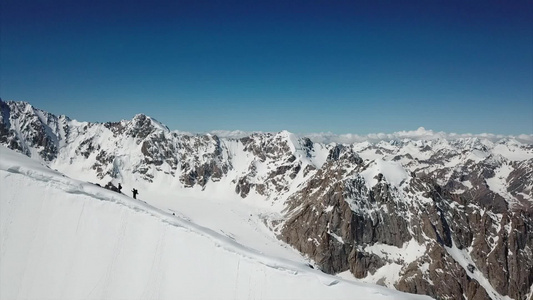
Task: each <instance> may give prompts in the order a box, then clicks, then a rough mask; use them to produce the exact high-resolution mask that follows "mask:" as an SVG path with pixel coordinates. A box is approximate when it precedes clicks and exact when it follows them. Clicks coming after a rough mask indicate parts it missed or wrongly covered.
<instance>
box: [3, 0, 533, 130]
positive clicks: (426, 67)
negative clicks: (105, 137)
mask: <svg viewBox="0 0 533 300" xmlns="http://www.w3.org/2000/svg"><path fill="white" fill-rule="evenodd" d="M0 11H1V26H2V27H1V40H0V42H1V46H0V79H1V81H0V84H1V86H0V89H1V90H0V97H1V98H2V99H3V100H24V101H28V102H30V103H32V104H33V105H34V106H36V107H39V108H42V109H45V110H47V111H50V112H52V113H55V114H65V115H68V116H70V117H72V118H74V119H77V120H80V121H98V122H101V121H118V120H121V119H131V118H132V117H133V116H134V115H135V114H136V113H145V114H147V115H150V116H152V117H155V118H156V119H158V120H160V121H161V122H163V123H165V124H166V125H167V126H168V127H169V128H171V129H177V130H183V131H192V132H204V131H210V130H218V129H220V130H245V131H279V130H283V129H286V130H289V131H292V132H295V133H311V132H328V131H331V132H333V133H338V134H340V133H357V134H365V133H371V132H394V131H399V130H413V129H416V128H418V127H419V126H424V127H425V128H428V129H432V130H435V131H446V132H457V133H482V132H490V133H496V134H513V135H516V134H522V133H526V134H532V133H533V1H436V0H428V1H335V0H333V1H331V0H329V1H312V0H307V1H274V0H272V1H255V0H252V1H238V2H237V1H207V0H205V1H203V0H197V1H166V2H165V1H135V0H131V1H126V0H122V1H116V0H105V1H101V0H91V1H86V0H76V1H71V0H68V1H63V0H32V1H28V0H2V3H1V6H0Z"/></svg>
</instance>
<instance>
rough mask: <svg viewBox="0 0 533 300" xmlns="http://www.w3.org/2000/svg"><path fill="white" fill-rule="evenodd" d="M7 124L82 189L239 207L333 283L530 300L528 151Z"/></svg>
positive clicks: (22, 108)
mask: <svg viewBox="0 0 533 300" xmlns="http://www.w3.org/2000/svg"><path fill="white" fill-rule="evenodd" d="M0 111H1V114H0V144H2V145H4V146H6V147H8V148H10V149H13V150H15V151H18V152H20V153H22V154H24V155H26V156H29V157H31V158H32V159H34V160H37V161H40V162H42V163H43V164H45V165H47V166H48V167H49V168H51V169H55V170H58V171H59V172H61V173H63V174H65V175H67V176H70V177H72V178H76V179H79V180H84V181H89V182H93V183H98V184H99V185H102V186H104V185H108V186H113V187H115V186H117V185H118V183H121V185H122V186H124V187H127V188H128V189H129V188H130V187H135V188H138V189H139V191H140V196H141V199H143V200H145V201H146V202H148V203H150V202H151V201H153V202H157V201H158V200H157V199H158V198H160V197H163V196H162V195H173V196H175V197H181V198H184V197H192V196H194V197H195V198H198V201H201V199H202V198H218V199H229V198H232V199H240V201H243V202H244V203H246V204H247V205H252V206H254V207H257V208H258V211H259V213H257V216H258V217H259V219H260V221H261V222H262V224H264V226H266V228H268V229H269V230H270V231H271V232H272V233H273V234H275V236H276V237H277V238H278V239H279V240H280V241H282V242H284V243H286V244H288V245H289V246H290V247H293V248H294V249H296V250H298V251H299V252H300V253H301V254H302V255H304V256H305V257H307V258H308V259H309V263H310V266H311V267H313V268H317V269H320V270H321V271H323V272H325V273H329V274H338V275H339V276H342V277H344V278H353V277H355V278H357V279H358V280H359V281H364V282H371V283H376V284H380V285H384V286H386V287H389V288H393V289H397V290H400V291H404V292H409V293H417V294H424V295H429V296H431V297H434V298H437V299H524V300H525V299H531V297H532V296H533V272H532V271H531V270H533V143H531V142H528V141H527V139H526V141H524V138H518V137H498V138H495V137H494V136H491V137H490V138H483V137H466V138H465V137H455V138H454V137H450V136H446V137H435V138H420V139H413V138H395V139H390V140H387V139H384V140H379V139H378V140H367V141H359V142H353V143H334V142H326V143H324V142H320V141H317V140H316V139H313V138H312V137H311V138H308V137H303V136H298V135H296V134H293V133H290V132H287V131H282V132H278V133H250V134H241V135H240V136H239V137H219V136H217V135H216V134H185V133H180V132H177V131H171V130H169V128H167V127H166V126H165V125H163V124H162V123H160V122H158V121H157V120H155V119H154V118H151V117H149V116H146V115H143V114H139V115H136V116H135V117H134V118H133V119H132V120H122V121H120V122H108V123H90V122H79V121H76V120H71V119H70V118H68V117H67V116H56V115H54V114H51V113H48V112H45V111H43V110H40V109H37V108H35V107H33V106H32V105H30V104H29V103H25V102H15V101H7V102H4V101H0ZM526 138H528V139H529V140H533V139H531V136H526ZM143 196H144V197H146V198H142V197H143ZM205 209H209V208H205ZM254 213H255V212H254Z"/></svg>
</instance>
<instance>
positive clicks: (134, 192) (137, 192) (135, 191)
mask: <svg viewBox="0 0 533 300" xmlns="http://www.w3.org/2000/svg"><path fill="white" fill-rule="evenodd" d="M131 192H132V193H133V199H137V194H139V191H138V190H136V189H133V190H131Z"/></svg>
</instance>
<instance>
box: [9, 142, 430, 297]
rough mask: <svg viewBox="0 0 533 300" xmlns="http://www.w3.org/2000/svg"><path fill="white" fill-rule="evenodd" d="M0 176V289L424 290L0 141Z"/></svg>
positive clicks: (167, 293) (178, 293) (46, 292)
mask: <svg viewBox="0 0 533 300" xmlns="http://www.w3.org/2000/svg"><path fill="white" fill-rule="evenodd" d="M0 179H1V183H2V196H1V198H0V208H1V209H0V228H1V233H2V244H1V245H2V247H1V260H0V266H1V268H0V298H1V299H351V298H352V295H354V294H357V295H358V296H359V297H361V299H390V298H394V299H426V298H427V299H428V298H429V297H420V296H418V297H415V296H414V295H412V294H404V293H401V292H397V291H393V290H390V289H386V288H384V287H380V286H377V285H372V284H365V283H356V282H352V281H347V280H343V279H340V278H338V277H334V276H332V275H328V274H324V273H322V272H320V271H318V270H315V269H312V268H310V267H309V266H308V265H307V264H306V263H305V261H294V260H287V259H283V258H280V257H276V256H271V255H268V254H264V253H260V252H258V251H255V250H254V249H251V248H247V247H245V246H244V245H242V244H239V243H237V242H236V241H234V240H233V239H232V238H230V237H228V236H226V235H224V234H220V233H218V232H215V231H212V230H210V229H208V228H205V227H202V226H200V225H198V224H196V223H194V222H192V221H190V220H187V219H185V218H183V217H180V216H176V215H173V214H172V213H171V212H170V211H162V210H159V209H157V208H155V207H152V206H150V205H148V204H146V203H144V202H141V201H135V200H133V199H131V198H130V197H127V196H125V195H122V194H118V193H115V192H113V191H109V190H106V189H104V188H101V187H98V186H96V185H93V184H90V183H87V182H82V181H78V180H75V179H71V178H68V177H65V176H64V175H63V174H61V173H59V172H57V171H53V170H50V169H48V168H46V167H45V166H43V165H41V164H39V163H38V162H36V161H32V160H31V159H29V158H27V157H25V156H23V155H21V154H19V153H16V152H14V151H12V150H9V149H7V148H5V147H4V146H0ZM290 250H291V249H286V251H289V252H290Z"/></svg>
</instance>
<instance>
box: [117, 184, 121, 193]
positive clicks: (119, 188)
mask: <svg viewBox="0 0 533 300" xmlns="http://www.w3.org/2000/svg"><path fill="white" fill-rule="evenodd" d="M118 192H119V193H122V185H120V183H119V184H118Z"/></svg>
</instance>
